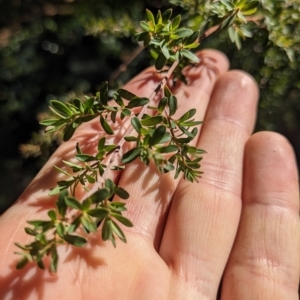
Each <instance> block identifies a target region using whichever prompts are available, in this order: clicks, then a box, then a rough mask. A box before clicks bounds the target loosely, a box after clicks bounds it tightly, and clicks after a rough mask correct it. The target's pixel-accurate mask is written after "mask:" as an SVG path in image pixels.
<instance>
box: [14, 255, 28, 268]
mask: <svg viewBox="0 0 300 300" xmlns="http://www.w3.org/2000/svg"><path fill="white" fill-rule="evenodd" d="M28 262H29V259H28V256H27V255H23V257H22V258H21V259H20V260H19V261H18V262H17V265H16V268H17V269H18V270H19V269H22V268H24V267H25V266H26V265H27V263H28Z"/></svg>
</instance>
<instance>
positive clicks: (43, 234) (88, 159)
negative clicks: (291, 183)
mask: <svg viewBox="0 0 300 300" xmlns="http://www.w3.org/2000/svg"><path fill="white" fill-rule="evenodd" d="M258 4H259V2H258V1H247V0H221V1H211V2H210V5H209V9H210V14H209V17H208V20H207V24H208V25H209V26H210V28H213V29H212V30H211V29H210V30H209V31H207V32H210V33H211V32H216V31H220V30H224V29H228V30H229V36H230V38H231V40H232V41H233V42H235V43H236V44H237V46H238V47H240V42H241V39H243V38H245V37H250V36H251V33H250V32H249V31H248V29H247V20H246V18H245V16H248V15H251V14H253V13H255V11H256V9H257V7H258ZM180 23H181V17H180V15H178V16H176V17H174V18H172V10H171V9H168V10H166V11H165V12H164V13H161V12H160V11H158V14H157V15H156V16H154V15H153V14H152V13H151V12H150V11H149V10H146V20H144V21H142V22H141V23H140V25H141V28H142V30H143V31H142V32H140V33H138V34H137V35H136V39H137V41H139V42H142V43H143V44H144V46H145V47H148V48H149V49H150V51H151V54H152V56H153V57H154V58H155V68H156V70H157V71H158V72H162V73H163V74H165V76H164V77H163V79H162V80H161V82H160V83H159V84H158V86H157V88H156V89H155V90H154V91H153V93H152V94H151V96H150V97H144V96H139V95H135V94H132V93H131V92H129V91H127V90H124V89H119V90H117V92H115V93H114V95H113V100H114V101H110V100H109V99H108V84H107V82H103V83H102V84H101V86H100V91H99V92H98V93H97V94H96V95H95V96H85V99H78V98H76V99H73V101H72V102H70V103H66V104H64V103H62V102H59V101H56V100H52V101H51V106H50V109H51V110H52V112H53V113H54V115H55V118H53V119H48V120H44V121H42V122H41V124H42V125H45V126H46V131H48V132H52V131H55V130H63V132H64V138H63V139H64V141H67V140H69V139H70V138H71V137H72V135H73V134H74V132H75V131H76V129H77V128H78V127H79V126H80V124H82V123H85V122H88V121H90V120H92V119H95V118H99V122H100V124H101V127H102V129H103V131H105V133H106V134H107V135H110V136H114V135H115V132H114V130H113V127H114V126H112V125H113V123H116V121H117V119H119V118H120V119H121V120H124V121H126V120H128V121H130V126H129V128H128V129H127V131H126V133H125V134H124V136H123V137H122V138H119V141H118V143H116V144H111V143H109V142H107V140H106V137H105V136H103V137H100V139H99V141H98V148H97V153H95V154H94V155H90V154H86V153H84V152H83V151H82V149H81V145H80V144H79V143H77V145H76V153H77V154H76V156H75V160H74V159H73V160H72V162H71V161H63V164H64V167H63V168H59V167H57V166H54V168H55V169H57V171H58V172H60V173H62V174H64V176H65V179H64V180H60V181H58V182H57V186H56V187H53V189H52V190H51V191H49V195H51V196H56V197H57V200H56V205H55V208H53V209H51V210H49V211H48V217H49V218H48V220H33V221H27V223H28V224H29V225H30V227H25V232H26V233H27V234H28V235H30V236H32V238H33V242H31V243H29V244H26V245H21V244H19V243H15V244H16V246H17V247H18V248H20V249H21V250H22V251H21V252H16V253H17V254H18V255H20V259H19V261H18V263H17V268H22V267H24V266H25V265H26V264H27V263H28V262H35V263H37V265H38V266H39V267H40V268H41V269H44V268H45V267H44V263H43V259H44V258H45V257H46V256H49V257H50V261H51V263H50V265H49V269H50V271H51V272H56V271H57V267H58V260H59V257H58V252H57V247H58V246H59V245H61V244H71V245H73V246H77V247H83V246H85V245H86V244H87V243H88V240H87V239H86V237H85V236H86V234H89V233H94V232H97V231H98V230H100V231H101V233H102V240H103V241H107V240H109V241H110V242H111V243H112V244H113V245H114V246H116V239H117V238H119V239H120V240H121V241H122V242H126V236H125V234H124V232H123V231H122V229H121V227H120V224H122V225H124V226H127V227H131V226H133V224H132V222H131V221H130V220H129V219H128V218H126V217H124V216H123V212H124V211H126V201H123V202H119V201H113V199H114V198H115V196H118V198H120V199H123V200H126V199H128V198H129V197H130V195H129V193H128V192H127V191H126V190H125V189H124V188H122V187H121V186H119V185H118V184H116V183H115V182H114V181H113V180H112V179H111V178H110V177H111V174H112V172H114V171H120V170H124V169H125V168H126V165H128V164H130V163H131V162H132V161H134V160H135V159H140V160H141V161H142V162H144V163H145V164H146V165H149V163H150V161H153V162H154V164H155V165H156V167H157V168H158V170H159V171H160V172H161V173H168V172H170V171H174V174H175V175H174V178H177V177H178V176H179V175H180V174H181V173H182V175H183V178H184V179H186V180H188V181H190V182H194V181H196V182H197V181H198V179H199V178H200V177H201V174H202V172H201V171H200V161H201V159H202V154H203V153H205V151H204V150H202V149H199V148H196V147H194V146H191V145H190V142H191V141H192V140H193V139H194V138H195V137H196V136H197V133H198V129H197V127H198V125H200V124H201V123H202V122H201V121H198V120H194V115H195V113H196V109H190V110H188V111H187V112H185V113H184V114H183V115H182V116H180V117H179V118H178V117H174V116H175V113H176V111H177V108H178V105H180V103H178V101H177V98H176V96H175V95H173V94H172V92H171V90H170V89H169V88H168V86H167V83H168V81H169V79H170V77H171V76H172V77H173V79H176V80H181V81H184V82H185V78H184V75H183V73H182V70H183V68H184V67H186V66H190V65H195V64H198V63H199V58H198V57H197V56H196V55H195V54H193V53H192V52H191V49H194V48H197V47H198V46H199V44H200V42H201V41H202V40H203V39H204V38H205V37H206V36H207V35H208V34H207V32H206V33H203V34H202V35H200V33H199V32H198V31H196V32H194V31H192V30H191V29H188V28H182V27H180ZM158 96H159V98H160V99H159V101H158V102H157V103H158V104H157V106H150V105H149V103H150V102H151V100H153V98H154V97H158ZM125 143H130V147H127V148H129V149H130V150H129V151H127V152H125V153H124V154H122V155H121V153H123V152H124V151H120V150H121V149H122V150H123V149H124V145H125ZM74 161H76V162H75V163H74ZM79 186H82V187H83V188H84V189H85V190H86V193H87V197H86V198H85V199H84V200H83V201H80V200H79V199H77V198H76V189H77V187H79ZM88 195H90V196H88ZM83 232H84V233H85V234H84V233H83ZM83 235H84V236H83Z"/></svg>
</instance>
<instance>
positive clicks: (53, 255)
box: [50, 245, 58, 273]
mask: <svg viewBox="0 0 300 300" xmlns="http://www.w3.org/2000/svg"><path fill="white" fill-rule="evenodd" d="M57 265H58V254H57V249H56V246H55V245H53V246H52V247H51V262H50V271H51V272H53V273H56V271H57Z"/></svg>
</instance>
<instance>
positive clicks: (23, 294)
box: [0, 263, 58, 300]
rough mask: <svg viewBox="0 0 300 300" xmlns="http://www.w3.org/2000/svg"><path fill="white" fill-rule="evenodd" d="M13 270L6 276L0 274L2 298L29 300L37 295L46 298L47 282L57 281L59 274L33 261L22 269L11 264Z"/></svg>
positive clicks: (39, 297)
mask: <svg viewBox="0 0 300 300" xmlns="http://www.w3.org/2000/svg"><path fill="white" fill-rule="evenodd" d="M11 269H12V271H11V272H10V273H9V274H7V275H6V276H1V275H0V296H1V297H0V299H3V300H4V299H5V300H28V299H32V297H35V298H36V299H41V300H42V299H44V290H45V285H46V284H51V283H54V282H56V281H57V279H58V276H56V275H55V274H54V275H53V274H50V273H49V272H45V271H44V270H41V269H39V268H38V267H37V266H36V265H34V264H33V263H29V264H28V265H27V266H26V267H24V268H23V269H21V270H16V269H15V264H13V265H12V266H11Z"/></svg>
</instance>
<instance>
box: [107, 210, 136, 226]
mask: <svg viewBox="0 0 300 300" xmlns="http://www.w3.org/2000/svg"><path fill="white" fill-rule="evenodd" d="M111 215H112V216H113V217H114V218H116V219H117V220H118V221H119V222H120V223H122V224H123V225H125V226H126V227H132V226H133V224H132V222H131V221H130V220H129V219H127V218H125V217H124V216H122V215H120V214H117V213H113V212H112V213H111Z"/></svg>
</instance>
